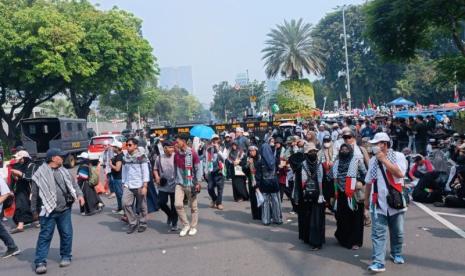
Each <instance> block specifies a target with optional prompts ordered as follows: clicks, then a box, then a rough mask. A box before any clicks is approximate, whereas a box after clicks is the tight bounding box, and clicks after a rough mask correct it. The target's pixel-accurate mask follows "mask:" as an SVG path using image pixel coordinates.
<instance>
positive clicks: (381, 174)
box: [365, 132, 407, 272]
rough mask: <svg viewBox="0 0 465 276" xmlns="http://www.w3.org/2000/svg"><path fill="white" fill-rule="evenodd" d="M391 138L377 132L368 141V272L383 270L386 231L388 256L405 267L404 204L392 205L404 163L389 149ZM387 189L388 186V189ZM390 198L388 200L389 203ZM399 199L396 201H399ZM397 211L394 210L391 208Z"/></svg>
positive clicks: (398, 189) (404, 169) (402, 178)
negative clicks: (369, 151)
mask: <svg viewBox="0 0 465 276" xmlns="http://www.w3.org/2000/svg"><path fill="white" fill-rule="evenodd" d="M390 140H391V139H390V138H389V136H388V135H387V134H386V133H383V132H380V133H377V134H376V135H375V137H374V138H373V139H372V140H370V144H372V145H373V152H374V154H375V156H373V157H372V158H371V159H370V163H369V167H368V173H367V175H366V178H365V183H366V193H365V208H366V209H370V211H371V219H372V232H371V240H372V244H373V250H372V264H371V265H370V266H369V267H368V270H370V271H373V272H383V271H385V270H386V268H385V256H386V241H387V238H388V237H387V230H388V228H389V231H390V244H391V254H390V258H391V260H392V261H393V262H394V263H395V264H403V263H405V260H404V257H403V256H402V251H403V246H402V245H403V242H404V217H405V212H406V211H407V207H406V204H405V200H403V198H402V197H400V200H401V201H402V202H399V201H396V202H395V204H394V202H393V200H392V199H393V197H391V195H394V194H397V195H398V194H399V193H400V194H402V191H403V186H404V177H405V174H406V171H407V159H406V158H405V156H404V154H403V153H401V152H396V151H394V150H392V149H391V147H390V145H391V144H390ZM388 185H389V186H388ZM388 195H389V199H391V200H389V199H388ZM398 198H399V197H398ZM391 205H392V206H391ZM393 206H394V207H396V208H394V207H393Z"/></svg>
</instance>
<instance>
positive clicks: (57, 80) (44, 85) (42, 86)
mask: <svg viewBox="0 0 465 276" xmlns="http://www.w3.org/2000/svg"><path fill="white" fill-rule="evenodd" d="M84 35H85V34H84V32H83V30H82V29H81V28H80V27H79V25H77V24H75V23H74V22H72V21H68V20H66V17H65V16H64V15H63V14H61V13H60V12H59V11H58V10H57V8H56V6H54V5H53V3H51V2H49V1H34V2H33V3H32V2H31V1H25V0H0V52H1V55H0V93H1V94H0V121H2V120H3V121H4V122H5V123H6V124H7V125H8V129H7V130H6V129H3V128H0V138H1V139H2V140H4V141H6V142H7V143H9V144H10V145H12V144H13V143H14V141H15V139H17V138H18V136H19V132H18V131H19V127H18V125H19V121H20V120H21V119H22V118H27V117H29V116H30V115H31V114H32V111H33V109H34V107H36V106H38V105H40V104H41V103H43V102H46V101H47V100H49V99H51V98H52V97H53V96H54V95H56V94H57V93H59V92H61V91H63V90H64V88H65V87H66V84H67V83H69V82H70V81H71V79H72V77H73V75H74V74H77V73H79V71H80V70H81V69H82V68H81V65H80V61H81V60H80V58H79V51H78V47H77V44H78V43H79V42H80V41H81V40H82V38H83V37H84Z"/></svg>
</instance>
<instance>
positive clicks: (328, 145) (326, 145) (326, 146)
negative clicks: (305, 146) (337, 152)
mask: <svg viewBox="0 0 465 276" xmlns="http://www.w3.org/2000/svg"><path fill="white" fill-rule="evenodd" d="M323 146H324V147H325V148H329V147H330V146H331V143H324V144H323Z"/></svg>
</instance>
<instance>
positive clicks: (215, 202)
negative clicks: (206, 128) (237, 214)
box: [204, 134, 226, 210]
mask: <svg viewBox="0 0 465 276" xmlns="http://www.w3.org/2000/svg"><path fill="white" fill-rule="evenodd" d="M204 156H205V161H206V162H205V164H206V166H205V176H206V177H205V178H206V179H207V183H208V194H209V195H210V198H211V200H212V201H211V203H210V208H218V210H223V209H224V207H223V189H224V176H223V164H224V160H225V159H226V158H224V156H223V154H222V152H221V149H220V137H219V136H218V135H216V134H215V135H213V137H212V140H211V143H210V145H209V146H208V147H207V149H206V152H205V155H204ZM215 188H216V190H217V192H215Z"/></svg>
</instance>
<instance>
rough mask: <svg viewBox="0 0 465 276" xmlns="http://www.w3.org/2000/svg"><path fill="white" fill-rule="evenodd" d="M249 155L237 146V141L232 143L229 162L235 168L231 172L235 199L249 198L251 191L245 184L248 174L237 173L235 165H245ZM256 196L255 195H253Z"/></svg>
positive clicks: (238, 200)
mask: <svg viewBox="0 0 465 276" xmlns="http://www.w3.org/2000/svg"><path fill="white" fill-rule="evenodd" d="M246 159H247V157H246V156H245V154H244V152H243V151H242V150H241V149H240V148H239V147H238V146H237V144H236V142H233V143H232V145H231V151H230V152H229V155H228V159H227V162H228V163H229V164H230V166H229V167H230V168H232V169H233V171H232V173H231V180H232V188H233V197H234V201H237V202H240V201H244V200H249V193H248V192H247V187H246V184H245V181H246V176H245V175H238V174H236V173H235V170H234V167H235V166H242V165H245V163H246ZM253 196H255V195H253Z"/></svg>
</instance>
